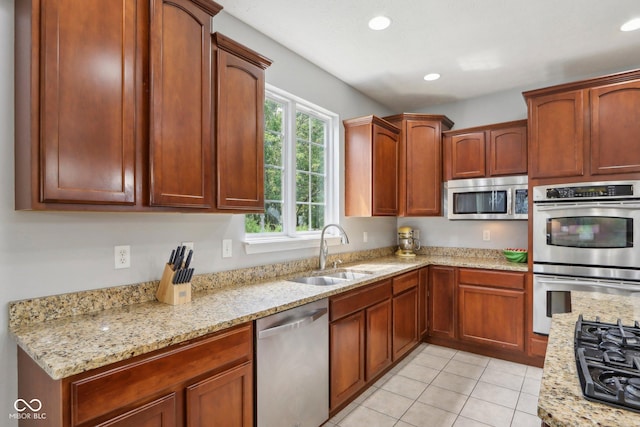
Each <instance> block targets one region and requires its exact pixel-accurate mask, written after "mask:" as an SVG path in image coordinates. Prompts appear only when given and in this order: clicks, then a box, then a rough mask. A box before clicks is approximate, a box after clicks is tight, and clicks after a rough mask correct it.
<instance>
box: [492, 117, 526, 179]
mask: <svg viewBox="0 0 640 427" xmlns="http://www.w3.org/2000/svg"><path fill="white" fill-rule="evenodd" d="M489 174H490V175H491V176H498V175H518V174H524V175H526V174H527V128H526V127H525V126H519V127H512V128H507V129H493V130H491V131H490V132H489Z"/></svg>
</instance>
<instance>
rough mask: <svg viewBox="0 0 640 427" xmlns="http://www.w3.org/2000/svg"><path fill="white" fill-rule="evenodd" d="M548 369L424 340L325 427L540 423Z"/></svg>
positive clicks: (521, 426)
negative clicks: (544, 373)
mask: <svg viewBox="0 0 640 427" xmlns="http://www.w3.org/2000/svg"><path fill="white" fill-rule="evenodd" d="M541 378H542V369H540V368H535V367H532V366H527V365H520V364H518V363H513V362H507V361H504V360H500V359H494V358H491V357H485V356H480V355H477V354H472V353H467V352H464V351H458V350H454V349H450V348H446V347H440V346H436V345H431V344H424V343H423V344H421V345H420V346H419V347H418V348H416V349H415V350H414V351H413V352H412V353H411V354H409V355H408V356H407V357H406V358H405V359H404V360H402V361H401V362H400V363H399V364H398V365H397V366H395V367H394V368H393V369H392V370H391V371H389V372H388V373H387V374H386V375H385V376H384V377H382V378H381V379H380V380H378V381H377V382H376V383H375V384H374V385H373V386H371V387H370V388H369V389H368V390H366V391H365V392H364V393H363V394H362V395H360V396H359V397H358V398H357V399H356V400H355V401H353V402H352V403H350V404H349V406H347V407H346V408H344V409H343V410H342V411H341V412H340V413H338V414H336V416H334V417H333V418H331V419H330V420H329V421H328V422H327V423H325V424H324V427H334V426H340V427H363V426H367V427H387V426H388V427H393V426H395V427H412V426H416V427H451V426H454V427H476V426H477V427H484V426H497V427H502V426H505V427H509V426H512V427H529V426H531V427H540V419H539V418H538V417H537V416H536V412H537V402H538V391H539V389H540V380H541Z"/></svg>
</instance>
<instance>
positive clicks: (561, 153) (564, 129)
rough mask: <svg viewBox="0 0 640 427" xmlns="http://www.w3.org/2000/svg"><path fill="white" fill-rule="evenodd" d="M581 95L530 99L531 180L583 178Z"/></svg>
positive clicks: (583, 96)
mask: <svg viewBox="0 0 640 427" xmlns="http://www.w3.org/2000/svg"><path fill="white" fill-rule="evenodd" d="M587 101H588V98H587V96H586V94H585V92H584V91H582V90H577V91H571V92H566V93H558V94H552V95H548V96H542V97H536V98H532V99H529V102H528V108H529V135H530V140H531V143H530V149H529V158H530V167H529V177H530V178H534V179H535V178H557V177H568V176H581V175H583V174H584V167H583V163H584V161H583V159H584V138H585V133H586V131H585V119H584V114H585V110H586V108H587Z"/></svg>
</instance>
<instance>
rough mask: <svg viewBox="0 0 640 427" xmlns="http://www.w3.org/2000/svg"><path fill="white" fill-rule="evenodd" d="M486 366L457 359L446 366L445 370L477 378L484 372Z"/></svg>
mask: <svg viewBox="0 0 640 427" xmlns="http://www.w3.org/2000/svg"><path fill="white" fill-rule="evenodd" d="M484 369H485V368H484V366H478V365H472V364H470V363H465V362H460V361H457V360H453V359H452V360H451V361H450V362H449V363H447V366H445V367H444V369H443V371H445V372H451V373H452V374H456V375H460V376H461V377H466V378H473V379H474V380H477V379H478V378H480V376H481V375H482V373H483V372H484Z"/></svg>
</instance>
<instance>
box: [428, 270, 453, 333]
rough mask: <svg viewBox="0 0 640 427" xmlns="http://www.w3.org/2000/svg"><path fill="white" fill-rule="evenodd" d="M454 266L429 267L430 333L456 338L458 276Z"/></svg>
mask: <svg viewBox="0 0 640 427" xmlns="http://www.w3.org/2000/svg"><path fill="white" fill-rule="evenodd" d="M455 274H456V272H455V268H453V267H439V266H436V267H434V266H432V267H429V326H428V327H429V335H430V336H434V337H444V338H455V337H456V332H455V326H456V325H455V310H456V307H455V303H456V295H455V293H456V277H455Z"/></svg>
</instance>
